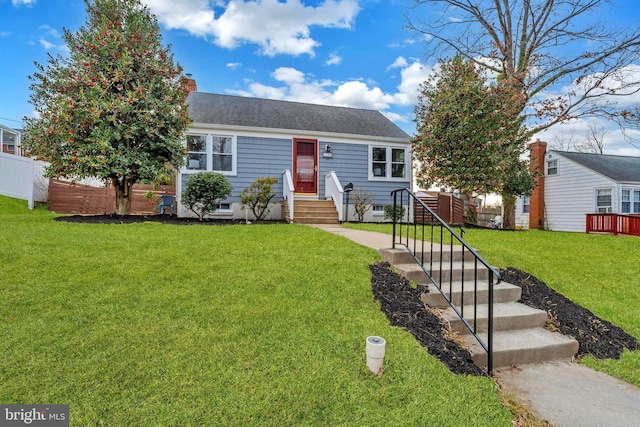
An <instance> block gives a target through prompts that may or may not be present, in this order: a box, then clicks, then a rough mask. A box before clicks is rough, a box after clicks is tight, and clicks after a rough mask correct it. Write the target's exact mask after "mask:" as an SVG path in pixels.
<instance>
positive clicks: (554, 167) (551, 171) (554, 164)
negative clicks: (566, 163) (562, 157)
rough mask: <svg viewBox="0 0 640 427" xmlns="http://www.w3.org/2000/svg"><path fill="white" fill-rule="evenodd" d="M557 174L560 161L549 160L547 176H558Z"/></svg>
mask: <svg viewBox="0 0 640 427" xmlns="http://www.w3.org/2000/svg"><path fill="white" fill-rule="evenodd" d="M557 174H558V161H557V160H549V161H548V162H547V175H557Z"/></svg>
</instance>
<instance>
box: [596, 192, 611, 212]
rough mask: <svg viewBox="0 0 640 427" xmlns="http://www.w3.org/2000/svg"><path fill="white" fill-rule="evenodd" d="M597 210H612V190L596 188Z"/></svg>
mask: <svg viewBox="0 0 640 427" xmlns="http://www.w3.org/2000/svg"><path fill="white" fill-rule="evenodd" d="M596 210H597V211H598V212H611V190H596Z"/></svg>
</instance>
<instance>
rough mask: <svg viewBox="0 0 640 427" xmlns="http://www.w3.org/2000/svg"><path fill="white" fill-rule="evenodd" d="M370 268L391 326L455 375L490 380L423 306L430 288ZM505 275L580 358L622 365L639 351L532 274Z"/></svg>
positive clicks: (383, 267)
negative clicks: (624, 356) (573, 343)
mask: <svg viewBox="0 0 640 427" xmlns="http://www.w3.org/2000/svg"><path fill="white" fill-rule="evenodd" d="M369 268H370V270H371V273H372V278H371V289H372V292H373V297H374V300H375V301H380V304H381V307H380V308H381V310H382V311H383V312H384V313H385V314H386V315H387V318H388V319H389V323H390V324H391V325H392V326H399V327H402V328H404V329H406V330H407V331H408V332H409V333H411V334H412V335H413V336H414V337H415V338H416V340H418V342H420V343H421V344H422V345H423V346H424V347H426V349H427V351H428V352H429V353H430V354H432V355H434V356H436V357H438V358H439V359H440V361H442V363H444V364H445V365H446V366H447V367H448V368H449V370H450V371H451V372H453V373H456V374H468V375H485V372H484V371H483V370H482V369H480V368H479V367H477V366H475V365H474V364H473V362H472V360H471V356H470V354H469V352H468V351H467V350H465V349H464V348H461V347H460V346H459V345H458V343H457V342H456V341H455V340H453V339H451V338H450V336H449V333H448V331H447V328H446V325H445V324H444V322H442V321H441V320H440V318H439V317H438V316H436V315H435V314H434V313H433V312H431V311H430V310H427V309H426V308H425V305H424V304H423V302H422V301H421V300H420V294H421V293H423V292H425V291H426V290H427V289H426V288H425V287H422V286H418V287H417V288H413V287H412V286H411V285H410V284H409V282H408V281H407V280H406V279H404V278H403V277H401V276H400V275H398V274H397V273H395V272H393V271H392V270H391V269H390V265H389V263H386V262H381V263H376V264H372V265H371V266H370V267H369ZM501 274H502V275H503V280H504V281H505V282H508V283H511V284H514V285H517V286H520V287H521V288H522V299H521V302H522V303H524V304H527V305H529V306H531V307H534V308H538V309H541V310H545V311H547V312H548V313H549V315H550V317H551V319H555V320H554V323H555V324H556V326H557V327H558V329H559V330H560V331H561V332H562V333H563V334H565V335H569V336H572V337H574V338H575V339H576V340H577V341H578V342H579V344H580V348H579V350H578V357H579V356H583V355H585V354H591V355H593V356H594V357H596V358H597V359H619V358H620V354H621V353H622V351H623V350H624V349H625V348H627V349H629V350H640V345H639V344H638V341H637V340H636V339H635V338H634V337H632V336H631V335H629V334H627V333H626V332H624V331H623V330H622V329H621V328H619V327H617V326H615V325H613V324H611V323H610V322H607V321H606V320H603V319H600V318H598V317H597V316H595V315H594V314H593V313H591V312H590V311H589V310H587V309H585V308H583V307H580V306H579V305H577V304H574V303H573V302H571V301H570V300H569V299H567V298H566V297H564V296H563V295H561V294H559V293H557V292H556V291H554V290H553V289H550V288H549V287H547V286H546V285H545V284H544V283H543V282H542V281H540V280H539V279H537V278H535V277H533V276H531V275H530V274H527V273H525V272H523V271H521V270H517V269H515V268H509V269H507V270H504V271H502V272H501Z"/></svg>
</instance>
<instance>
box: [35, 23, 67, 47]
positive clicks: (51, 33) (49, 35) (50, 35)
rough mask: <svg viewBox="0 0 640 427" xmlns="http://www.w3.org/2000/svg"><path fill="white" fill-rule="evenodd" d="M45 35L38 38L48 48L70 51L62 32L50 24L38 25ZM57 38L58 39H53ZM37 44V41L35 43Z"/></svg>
mask: <svg viewBox="0 0 640 427" xmlns="http://www.w3.org/2000/svg"><path fill="white" fill-rule="evenodd" d="M38 29H39V30H40V33H42V34H43V35H42V36H40V37H39V38H38V43H40V45H41V46H42V47H44V48H45V49H46V50H52V49H56V50H59V51H61V52H65V53H69V48H68V47H67V45H66V44H65V43H64V41H63V40H62V36H61V35H60V32H59V31H58V30H56V29H55V28H53V27H51V26H49V25H41V26H40V27H38ZM51 39H57V40H51ZM34 44H35V43H34Z"/></svg>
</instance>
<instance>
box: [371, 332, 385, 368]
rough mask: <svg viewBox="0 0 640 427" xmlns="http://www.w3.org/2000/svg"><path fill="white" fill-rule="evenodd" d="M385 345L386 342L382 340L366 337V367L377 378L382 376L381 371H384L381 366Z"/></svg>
mask: <svg viewBox="0 0 640 427" xmlns="http://www.w3.org/2000/svg"><path fill="white" fill-rule="evenodd" d="M386 345H387V342H386V341H385V340H384V338H380V337H376V336H371V337H367V345H366V353H367V367H368V368H369V370H370V371H371V372H373V373H374V374H376V375H378V376H382V371H383V370H384V368H383V364H384V354H385V349H386Z"/></svg>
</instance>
